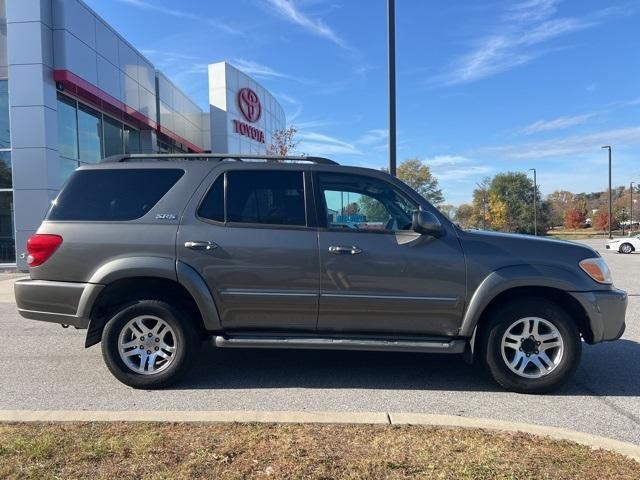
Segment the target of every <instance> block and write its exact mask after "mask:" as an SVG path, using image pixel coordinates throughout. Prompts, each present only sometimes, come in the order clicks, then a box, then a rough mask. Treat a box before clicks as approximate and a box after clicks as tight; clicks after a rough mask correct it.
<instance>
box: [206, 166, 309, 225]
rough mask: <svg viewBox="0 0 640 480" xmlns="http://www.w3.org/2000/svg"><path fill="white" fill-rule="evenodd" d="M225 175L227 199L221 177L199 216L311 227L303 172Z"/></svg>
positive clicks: (259, 172) (210, 192)
mask: <svg viewBox="0 0 640 480" xmlns="http://www.w3.org/2000/svg"><path fill="white" fill-rule="evenodd" d="M225 176H226V182H227V188H226V198H225V192H224V177H223V176H220V177H218V179H217V180H216V181H215V182H214V184H213V185H212V187H211V190H209V193H207V196H206V197H205V198H204V200H203V201H202V204H201V205H200V209H199V210H198V215H199V216H201V217H203V218H208V219H210V220H216V221H220V222H222V221H226V222H234V223H251V224H265V225H294V226H305V225H306V224H307V221H306V210H305V201H304V180H303V173H302V172H290V171H273V170H271V171H266V170H238V171H231V172H227V173H226V174H225ZM225 206H226V208H225ZM225 210H226V217H225Z"/></svg>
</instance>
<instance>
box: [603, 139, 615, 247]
mask: <svg viewBox="0 0 640 480" xmlns="http://www.w3.org/2000/svg"><path fill="white" fill-rule="evenodd" d="M602 148H606V149H607V150H609V240H611V239H612V238H613V236H612V235H611V211H612V203H613V201H612V198H611V145H605V146H603V147H602Z"/></svg>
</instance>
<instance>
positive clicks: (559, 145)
mask: <svg viewBox="0 0 640 480" xmlns="http://www.w3.org/2000/svg"><path fill="white" fill-rule="evenodd" d="M638 144H640V126H636V127H628V128H619V129H614V130H606V131H602V132H596V133H591V134H587V135H571V136H569V137H564V138H556V139H552V140H545V141H541V142H531V143H525V144H522V145H503V146H497V147H487V148H483V149H479V150H477V151H476V154H478V155H484V156H486V155H492V156H494V157H499V158H503V159H511V160H529V159H536V158H548V157H559V156H566V155H581V154H585V153H592V152H594V151H597V150H598V149H600V147H601V146H602V145H613V146H614V148H615V146H616V145H638Z"/></svg>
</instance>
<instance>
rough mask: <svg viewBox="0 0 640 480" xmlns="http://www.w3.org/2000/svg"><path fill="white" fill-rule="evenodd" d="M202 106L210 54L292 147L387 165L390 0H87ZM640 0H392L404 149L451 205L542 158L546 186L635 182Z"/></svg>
mask: <svg viewBox="0 0 640 480" xmlns="http://www.w3.org/2000/svg"><path fill="white" fill-rule="evenodd" d="M85 1H86V2H87V3H88V4H89V5H90V6H91V7H92V8H93V9H94V10H95V11H96V12H98V14H100V15H101V16H102V17H103V18H104V19H105V20H106V21H107V22H108V23H110V24H111V25H112V26H113V27H114V28H115V29H116V30H117V31H119V32H120V33H121V34H122V35H123V36H124V37H125V38H127V39H128V40H129V41H130V42H131V43H132V44H133V45H134V46H135V47H136V48H137V49H138V50H140V51H141V52H142V53H143V54H144V55H145V56H147V58H149V59H150V60H151V61H152V62H153V63H154V65H155V66H156V68H158V69H159V70H161V71H163V73H165V74H166V75H168V76H169V77H170V78H171V79H172V80H173V81H174V82H175V83H176V84H177V85H178V86H179V87H180V88H181V89H183V90H184V91H185V93H187V94H188V95H189V96H191V98H193V99H194V100H195V101H196V102H198V103H199V104H200V105H201V107H203V108H204V109H208V88H207V82H208V79H207V64H209V63H215V62H218V61H223V60H225V61H227V62H229V63H231V64H233V65H235V66H236V67H238V68H240V69H241V70H243V71H245V72H246V73H248V74H249V75H251V76H253V77H255V78H256V79H257V80H258V81H259V82H260V83H261V84H262V85H263V86H264V87H266V88H267V89H268V90H270V91H271V92H272V93H273V94H274V95H275V96H276V98H277V99H278V100H279V102H280V103H281V104H282V106H283V107H284V109H285V111H286V114H287V122H288V123H290V124H293V125H294V126H296V127H297V129H298V135H297V138H298V140H299V142H300V143H299V145H298V150H299V151H300V152H301V153H306V154H310V155H322V156H328V157H330V158H333V159H334V160H337V161H339V162H340V163H343V164H348V165H358V166H367V167H371V168H382V167H385V166H386V165H387V163H388V144H387V140H388V109H387V98H388V97H387V42H386V0H234V1H233V2H230V1H223V0H208V1H207V0H180V1H175V0H174V1H171V0H85ZM639 25H640V0H618V1H607V2H602V1H599V0H565V1H561V0H520V1H517V0H515V1H514V0H511V1H499V0H495V1H493V0H487V1H482V2H478V1H477V0H456V1H455V2H445V1H435V0H396V35H397V37H396V38H397V40H396V52H397V53H396V57H397V58H396V62H397V99H398V104H397V118H398V121H397V128H398V160H399V161H401V160H403V159H407V158H416V157H417V158H420V159H421V160H422V161H424V162H425V164H427V165H429V167H430V168H431V169H432V171H433V173H434V174H435V175H436V176H437V177H438V179H439V181H440V185H441V187H442V190H443V193H444V196H445V199H446V202H447V203H452V204H454V205H458V204H460V203H462V202H468V201H469V200H470V199H471V195H472V191H473V188H474V186H475V184H476V182H479V181H481V180H482V179H483V178H484V177H487V176H493V175H495V174H497V173H500V172H505V171H521V172H526V173H528V174H530V173H531V172H529V169H531V168H535V169H536V170H537V174H538V184H539V187H540V189H541V191H542V193H543V194H548V193H551V192H552V191H554V190H569V191H573V192H576V193H577V192H589V191H600V190H604V189H605V188H606V186H607V153H606V151H605V150H602V149H601V148H600V147H601V146H602V145H612V146H613V183H614V185H623V184H624V185H628V184H629V182H631V181H635V182H637V183H640V28H639Z"/></svg>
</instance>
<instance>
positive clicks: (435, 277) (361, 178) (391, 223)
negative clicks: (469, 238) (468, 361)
mask: <svg viewBox="0 0 640 480" xmlns="http://www.w3.org/2000/svg"><path fill="white" fill-rule="evenodd" d="M317 185H318V190H319V193H318V195H317V198H318V201H319V202H320V203H321V208H320V210H321V213H322V216H324V217H325V218H326V224H325V226H326V229H322V230H321V231H320V234H319V247H320V268H321V278H320V310H319V317H318V331H320V332H334V333H335V332H349V333H363V334H367V333H369V334H371V333H382V332H384V333H387V334H389V333H396V334H400V335H401V334H423V335H452V334H455V332H456V331H457V329H458V327H459V325H460V319H461V316H462V311H463V308H464V299H465V289H466V287H465V282H466V278H465V263H464V257H463V254H462V250H461V247H460V243H459V241H458V238H457V236H456V235H455V233H454V231H453V229H452V228H451V226H445V232H444V235H443V236H442V237H441V238H434V237H431V236H427V235H420V234H418V233H415V232H413V231H412V230H411V219H412V213H413V211H415V210H416V209H417V208H418V205H417V204H416V203H415V202H413V201H412V200H411V199H410V198H409V197H408V196H407V195H405V194H404V193H403V192H402V191H400V190H399V189H398V188H396V187H395V186H394V185H392V184H391V183H389V182H387V181H385V180H382V179H379V178H375V177H373V176H372V177H369V176H366V175H354V174H341V173H323V172H321V173H318V174H317ZM323 209H324V212H322V210H323Z"/></svg>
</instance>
